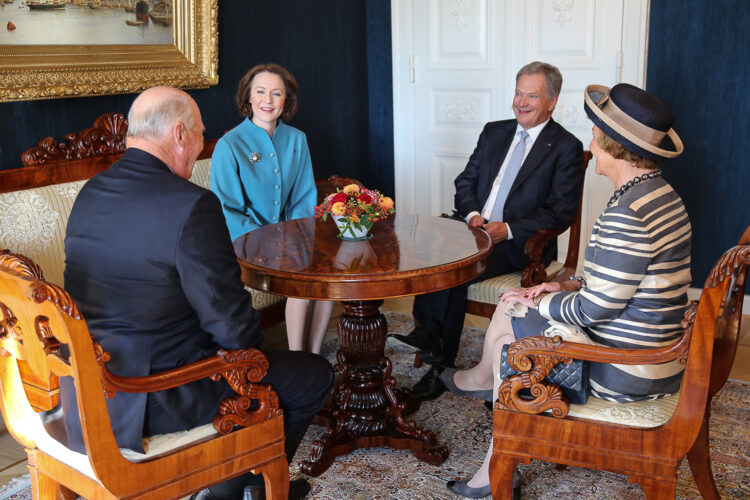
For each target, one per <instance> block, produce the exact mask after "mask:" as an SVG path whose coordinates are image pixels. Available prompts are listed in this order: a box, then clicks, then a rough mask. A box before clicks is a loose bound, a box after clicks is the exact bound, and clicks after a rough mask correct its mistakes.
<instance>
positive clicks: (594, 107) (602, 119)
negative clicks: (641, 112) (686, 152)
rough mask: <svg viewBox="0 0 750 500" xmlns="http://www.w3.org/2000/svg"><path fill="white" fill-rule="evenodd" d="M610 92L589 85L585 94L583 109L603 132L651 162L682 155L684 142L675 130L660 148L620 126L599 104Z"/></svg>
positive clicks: (669, 133) (605, 88)
mask: <svg viewBox="0 0 750 500" xmlns="http://www.w3.org/2000/svg"><path fill="white" fill-rule="evenodd" d="M608 92H609V87H605V86H604V85H589V86H588V87H586V92H585V93H584V100H583V108H584V110H585V111H586V115H588V117H589V119H590V120H591V121H592V122H594V125H596V126H597V127H599V129H601V131H602V132H604V133H605V134H607V135H608V136H609V137H611V138H612V139H614V140H615V141H616V142H617V143H619V144H620V145H622V147H624V148H625V149H627V150H628V151H632V152H633V153H636V154H638V155H640V156H643V157H644V158H648V159H651V160H669V159H671V158H676V157H677V156H680V155H681V154H682V151H683V144H682V140H681V139H680V137H679V136H678V135H677V132H675V131H674V129H672V128H670V129H669V131H667V134H666V135H665V136H664V139H662V141H661V143H660V144H659V145H658V146H654V145H653V144H651V143H649V142H647V141H645V140H643V139H641V138H639V137H638V136H637V135H635V134H634V133H632V132H631V131H629V130H627V129H626V128H625V127H623V126H621V125H620V124H618V123H617V122H616V121H615V120H613V119H612V118H611V117H610V116H609V115H607V114H606V113H605V112H604V111H602V110H601V109H600V108H599V106H598V104H599V101H600V100H601V99H602V97H603V96H604V95H606V94H607V93H608Z"/></svg>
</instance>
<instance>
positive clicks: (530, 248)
mask: <svg viewBox="0 0 750 500" xmlns="http://www.w3.org/2000/svg"><path fill="white" fill-rule="evenodd" d="M591 156H592V155H591V152H590V151H584V152H583V165H582V167H583V174H584V177H585V175H586V168H588V165H589V161H590V160H591ZM582 203H583V184H581V192H580V193H579V195H578V209H577V210H576V215H575V217H574V218H573V221H572V222H571V224H570V226H569V227H570V239H569V241H568V252H567V254H566V256H565V262H564V263H563V262H557V261H552V262H551V263H550V265H549V268H547V266H545V265H544V263H543V262H542V254H543V253H544V249H545V247H546V246H547V245H548V244H549V243H550V242H551V241H552V240H553V239H554V238H556V237H557V236H559V235H561V234H562V233H564V232H565V231H566V230H567V229H568V228H567V227H565V228H562V229H542V230H541V231H538V232H537V233H535V234H534V235H533V236H532V237H531V238H529V240H528V241H527V242H526V246H525V247H524V255H525V257H526V262H527V264H526V267H524V269H523V271H521V272H515V273H509V274H504V275H502V276H496V277H494V278H490V279H487V280H484V281H480V282H478V283H474V284H472V285H471V286H469V296H468V299H467V301H466V312H467V313H469V314H476V315H478V316H484V317H485V318H492V314H493V313H494V312H495V307H496V306H497V301H498V297H499V296H500V295H501V294H502V293H503V292H505V291H506V290H510V289H511V288H517V287H519V286H525V287H529V286H534V285H538V284H539V283H542V282H544V281H561V280H567V279H568V277H569V276H570V275H572V274H575V270H576V266H577V265H578V247H579V246H580V245H579V243H580V241H581V206H582Z"/></svg>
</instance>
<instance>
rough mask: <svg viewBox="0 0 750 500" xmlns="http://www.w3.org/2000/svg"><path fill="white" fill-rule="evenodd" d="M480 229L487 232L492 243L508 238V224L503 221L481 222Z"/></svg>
mask: <svg viewBox="0 0 750 500" xmlns="http://www.w3.org/2000/svg"><path fill="white" fill-rule="evenodd" d="M472 220H473V219H472ZM482 229H484V230H485V231H487V232H488V233H489V235H490V238H492V242H493V243H500V242H501V241H504V240H506V239H507V238H508V226H506V225H505V222H488V223H487V224H482Z"/></svg>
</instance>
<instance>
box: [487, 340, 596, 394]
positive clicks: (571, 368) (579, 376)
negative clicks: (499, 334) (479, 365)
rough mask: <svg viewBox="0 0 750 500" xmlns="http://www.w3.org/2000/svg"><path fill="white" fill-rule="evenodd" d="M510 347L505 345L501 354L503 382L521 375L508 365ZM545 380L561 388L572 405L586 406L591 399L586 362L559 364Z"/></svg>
mask: <svg viewBox="0 0 750 500" xmlns="http://www.w3.org/2000/svg"><path fill="white" fill-rule="evenodd" d="M509 347H510V344H506V345H504V346H503V350H502V352H501V353H500V379H501V380H505V379H506V378H507V377H510V376H512V375H517V374H518V373H520V372H518V371H516V370H514V369H513V368H511V367H510V365H509V364H508V348H509ZM545 380H546V381H547V382H549V383H551V384H555V385H556V386H559V387H560V389H562V391H563V394H565V397H567V398H568V399H569V400H570V402H571V403H574V404H580V405H582V404H586V401H588V399H589V364H588V362H586V361H583V360H581V359H574V360H573V362H572V363H571V364H569V365H568V364H566V363H557V364H556V365H555V366H553V367H552V369H551V370H550V372H549V374H548V375H547V377H546V378H545Z"/></svg>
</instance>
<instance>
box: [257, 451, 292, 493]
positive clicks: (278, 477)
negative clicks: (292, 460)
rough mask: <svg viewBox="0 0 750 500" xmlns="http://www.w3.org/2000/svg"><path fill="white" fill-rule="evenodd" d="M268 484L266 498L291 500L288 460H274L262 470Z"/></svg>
mask: <svg viewBox="0 0 750 500" xmlns="http://www.w3.org/2000/svg"><path fill="white" fill-rule="evenodd" d="M259 472H261V473H263V480H264V482H265V484H266V498H268V499H269V500H287V498H289V464H288V463H287V461H286V460H274V461H273V462H271V463H270V464H268V465H266V466H265V467H263V468H262V469H260V471H259Z"/></svg>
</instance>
